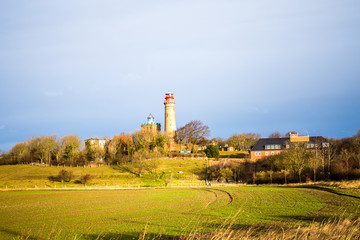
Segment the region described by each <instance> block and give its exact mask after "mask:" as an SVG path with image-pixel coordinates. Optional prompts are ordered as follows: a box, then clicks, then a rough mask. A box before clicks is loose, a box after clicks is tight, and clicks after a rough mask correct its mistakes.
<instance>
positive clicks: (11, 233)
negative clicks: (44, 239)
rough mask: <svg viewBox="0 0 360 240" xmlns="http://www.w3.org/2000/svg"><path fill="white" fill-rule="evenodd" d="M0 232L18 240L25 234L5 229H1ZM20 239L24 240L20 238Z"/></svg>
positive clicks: (31, 239) (30, 238)
mask: <svg viewBox="0 0 360 240" xmlns="http://www.w3.org/2000/svg"><path fill="white" fill-rule="evenodd" d="M0 232H3V233H6V234H8V235H12V236H13V239H17V238H18V237H22V236H24V234H23V233H20V232H16V231H13V230H9V229H6V228H3V227H0ZM25 236H26V239H29V240H38V239H39V238H36V237H31V236H27V235H25ZM20 239H22V238H20Z"/></svg>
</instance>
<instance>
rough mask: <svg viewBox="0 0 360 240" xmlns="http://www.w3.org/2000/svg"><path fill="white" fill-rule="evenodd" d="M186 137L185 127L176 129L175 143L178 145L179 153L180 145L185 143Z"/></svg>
mask: <svg viewBox="0 0 360 240" xmlns="http://www.w3.org/2000/svg"><path fill="white" fill-rule="evenodd" d="M186 137H187V134H186V128H185V126H183V127H180V128H178V129H176V132H175V141H176V142H177V143H178V144H180V151H181V145H182V144H183V143H186V142H185V141H186Z"/></svg>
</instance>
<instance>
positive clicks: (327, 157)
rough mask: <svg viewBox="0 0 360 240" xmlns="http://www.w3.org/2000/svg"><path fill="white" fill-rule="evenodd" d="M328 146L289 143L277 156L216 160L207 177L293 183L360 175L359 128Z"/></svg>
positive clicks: (223, 179) (349, 178)
mask: <svg viewBox="0 0 360 240" xmlns="http://www.w3.org/2000/svg"><path fill="white" fill-rule="evenodd" d="M328 141H329V147H321V146H320V144H319V147H318V148H315V149H309V148H308V146H307V145H308V144H307V143H297V144H292V145H290V148H289V149H286V151H283V152H281V153H280V154H279V155H273V156H268V157H265V158H262V159H259V160H250V159H244V161H243V162H241V163H239V161H229V160H228V161H221V160H220V161H219V162H218V163H217V164H214V165H212V166H211V167H209V170H208V179H210V180H213V181H220V182H222V181H226V182H243V183H253V184H261V183H295V182H305V181H321V180H327V181H328V180H352V179H359V178H360V130H359V131H358V132H357V134H356V135H355V136H353V137H349V138H343V139H329V140H328Z"/></svg>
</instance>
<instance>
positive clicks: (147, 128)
mask: <svg viewBox="0 0 360 240" xmlns="http://www.w3.org/2000/svg"><path fill="white" fill-rule="evenodd" d="M141 131H142V132H151V133H157V132H161V125H160V123H156V122H155V118H154V116H153V115H152V114H151V113H150V115H149V116H148V117H147V123H143V124H141Z"/></svg>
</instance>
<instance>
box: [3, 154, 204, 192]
mask: <svg viewBox="0 0 360 240" xmlns="http://www.w3.org/2000/svg"><path fill="white" fill-rule="evenodd" d="M154 164H155V165H156V166H155V167H152V168H151V169H150V170H149V171H147V170H144V171H143V172H144V173H143V174H142V175H141V176H139V175H138V174H137V172H136V171H135V170H136V169H134V168H133V166H131V165H115V166H106V165H105V166H100V167H62V166H51V167H45V166H31V165H3V166H0V188H5V189H6V188H8V189H12V188H63V187H67V188H83V187H84V185H83V184H81V182H80V178H81V176H83V175H85V174H90V175H91V176H92V180H91V181H89V182H88V183H87V184H86V186H87V187H98V188H106V187H109V188H110V187H152V186H153V187H158V186H165V185H176V186H190V185H191V186H200V185H204V184H205V182H204V179H205V169H206V160H204V159H186V160H183V159H158V160H156V162H155V163H154ZM61 169H65V170H66V171H70V172H72V175H73V178H72V180H71V181H70V182H64V183H62V182H61V181H60V180H59V179H57V176H58V173H59V171H60V170H61Z"/></svg>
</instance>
